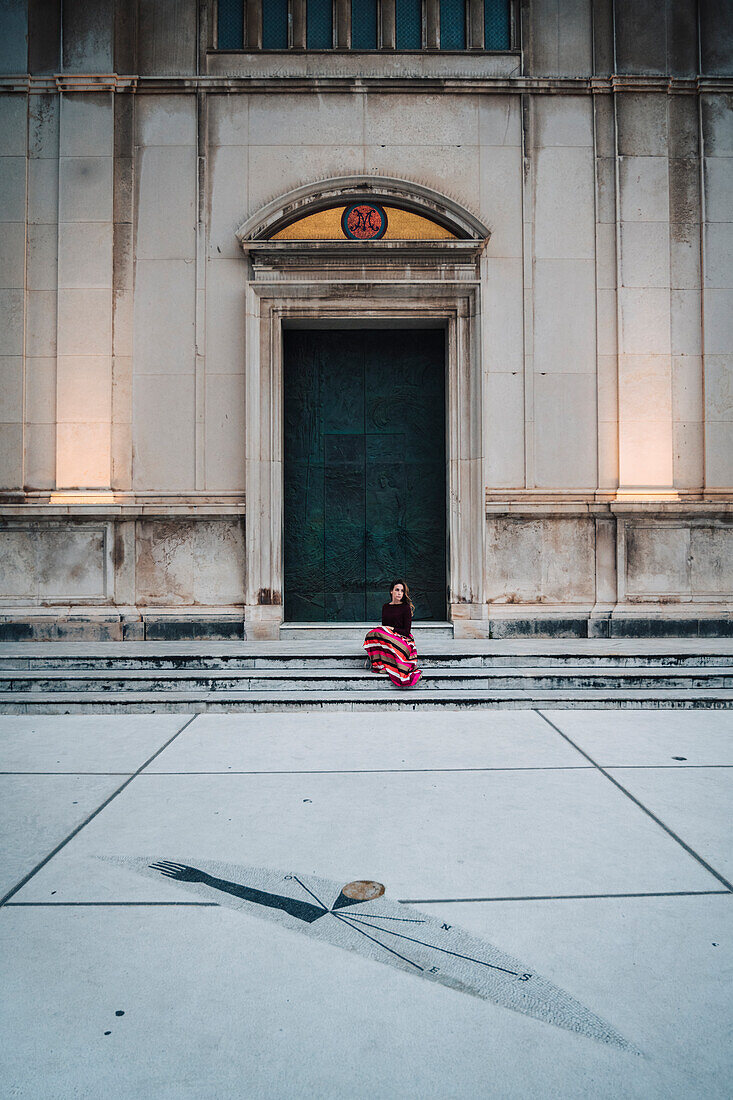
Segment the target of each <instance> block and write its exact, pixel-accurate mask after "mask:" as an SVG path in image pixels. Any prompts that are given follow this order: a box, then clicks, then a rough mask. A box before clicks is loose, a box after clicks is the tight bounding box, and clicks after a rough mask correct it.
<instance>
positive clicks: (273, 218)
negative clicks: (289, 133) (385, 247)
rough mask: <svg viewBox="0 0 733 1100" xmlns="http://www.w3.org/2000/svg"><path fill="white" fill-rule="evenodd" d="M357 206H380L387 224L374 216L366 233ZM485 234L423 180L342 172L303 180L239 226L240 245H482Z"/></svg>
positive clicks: (471, 217) (472, 217)
mask: <svg viewBox="0 0 733 1100" xmlns="http://www.w3.org/2000/svg"><path fill="white" fill-rule="evenodd" d="M359 207H365V208H366V207H376V208H377V210H379V211H383V212H384V213H385V214H386V223H387V224H386V226H385V225H383V224H381V219H373V220H372V222H373V224H371V225H369V226H367V227H366V229H367V232H369V234H370V235H369V236H367V235H366V233H365V232H364V227H363V218H361V219H360V217H359V214H360V211H359V209H358V208H359ZM348 210H352V211H355V213H356V216H352V219H351V224H349V220H348V216H347V217H346V218H344V217H343V213H344V211H348ZM329 215H330V216H329ZM342 219H343V225H342ZM360 221H361V222H362V225H360V224H359V223H360ZM380 230H381V231H380ZM309 231H310V232H309ZM356 233H362V234H363V235H361V236H356ZM489 235H490V234H489V229H488V227H487V226H485V225H484V224H483V223H482V222H481V221H479V219H478V218H477V217H475V215H473V214H471V213H470V211H468V210H466V209H465V207H463V206H461V205H460V204H459V203H457V202H455V201H454V200H453V199H450V198H448V197H447V196H445V195H441V194H439V193H438V192H437V191H433V190H431V189H430V188H428V187H425V186H424V185H422V184H418V183H413V182H411V181H408V180H401V179H393V178H389V177H385V176H341V177H338V178H336V179H331V180H325V181H324V180H321V181H320V182H318V183H312V184H306V185H305V186H303V187H298V188H296V189H295V190H294V191H289V192H287V194H284V195H281V196H279V197H278V198H277V199H274V200H273V201H272V202H270V203H268V204H267V206H265V207H263V208H262V209H260V210H259V211H258V212H257V213H256V214H255V215H253V217H251V218H248V219H247V221H246V222H244V223H243V225H241V226H240V228H239V229H238V230H237V237H238V238H239V240H240V242H241V243H242V245H243V247H246V245H247V244H248V243H249V242H255V241H273V240H339V239H340V240H354V239H356V240H369V239H372V240H462V241H473V242H474V243H476V244H478V243H479V242H480V243H481V244H484V243H485V242H486V241H487V240H488V238H489Z"/></svg>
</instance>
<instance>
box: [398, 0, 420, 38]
mask: <svg viewBox="0 0 733 1100" xmlns="http://www.w3.org/2000/svg"><path fill="white" fill-rule="evenodd" d="M395 44H396V46H397V49H398V50H419V49H420V48H421V46H422V0H397V5H396V11H395Z"/></svg>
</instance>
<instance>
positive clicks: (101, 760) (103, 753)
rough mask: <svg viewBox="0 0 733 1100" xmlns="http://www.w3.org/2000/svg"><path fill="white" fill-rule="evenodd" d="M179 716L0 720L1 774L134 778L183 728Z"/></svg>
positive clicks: (73, 716)
mask: <svg viewBox="0 0 733 1100" xmlns="http://www.w3.org/2000/svg"><path fill="white" fill-rule="evenodd" d="M181 724H182V720H181V716H180V715H178V714H156V715H146V716H145V719H144V721H142V722H141V720H140V718H139V717H138V716H136V715H130V716H127V717H125V716H114V717H108V716H106V715H102V714H95V715H90V714H73V715H71V714H70V715H62V714H60V715H57V716H55V717H54V719H53V721H51V722H49V721H48V719H47V718H45V717H44V716H43V715H39V716H35V717H34V716H32V715H3V716H0V773H1V772H6V771H8V772H22V771H30V772H55V773H57V772H122V773H124V774H127V775H130V774H132V772H134V771H136V770H137V769H138V768H139V767H140V766H141V765H142V764H144V763H145V761H146V760H147V759H148V757H150V756H151V755H152V754H153V753H154V752H155V751H156V750H157V749H158V748H160V745H161V744H162V742H163V741H166V740H167V739H168V738H169V737H171V736H172V735H173V734H174V733H175V732H176V730H179V729H180V728H181Z"/></svg>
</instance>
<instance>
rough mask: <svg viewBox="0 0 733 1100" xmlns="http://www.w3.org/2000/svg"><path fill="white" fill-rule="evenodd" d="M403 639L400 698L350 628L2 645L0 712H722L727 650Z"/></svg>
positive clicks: (722, 645)
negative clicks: (413, 653)
mask: <svg viewBox="0 0 733 1100" xmlns="http://www.w3.org/2000/svg"><path fill="white" fill-rule="evenodd" d="M415 636H416V643H417V646H418V651H419V653H420V665H421V667H422V668H423V670H424V675H423V679H422V682H421V683H420V684H419V685H418V687H417V688H415V689H414V690H411V691H408V690H401V689H399V688H395V687H393V685H392V684H391V683H390V682H389V681H388V680H387V679H386V678H385V677H383V676H377V675H375V674H373V673H372V672H370V671H369V670H368V669H367V668H365V667H364V664H365V663H364V656H363V652H362V651H361V648H360V647H361V640H362V638H363V632H362V631H360V628H358V629H354V628H342V630H341V632H340V633H334V634H331V633H329V632H328V630H323V629H318V630H313V631H312V632H311V633H307V632H303V633H300V634H298V633H297V631H296V634H295V637H292V636H291V637H289V638H286V639H284V640H282V641H279V642H177V643H174V642H89V643H84V642H54V643H44V642H26V643H15V644H3V645H0V712H2V713H5V714H34V713H47V714H51V713H54V714H59V713H61V714H65V713H70V714H77V713H134V712H141V713H143V712H153V711H181V712H188V713H195V712H197V711H232V710H242V711H245V710H247V711H249V710H298V709H300V710H314V709H316V710H317V709H345V710H380V709H385V708H389V709H394V708H405V709H422V708H426V709H437V708H448V709H453V710H455V709H458V708H463V707H474V708H475V707H481V708H491V707H517V708H531V707H542V708H552V707H560V708H564V707H583V708H585V707H593V708H595V707H716V708H723V707H729V706H731V704H733V641H728V640H717V639H714V640H711V641H701V640H699V639H662V640H659V641H649V640H646V639H644V640H643V641H637V640H630V639H613V640H610V641H609V640H602V639H567V640H565V639H562V640H561V639H553V640H552V641H543V640H525V639H522V640H520V641H506V640H501V641H499V640H497V641H483V640H482V641H478V640H477V641H473V640H465V641H464V640H460V641H459V640H454V639H453V638H452V636H451V631H450V628H448V629H447V630H445V629H444V628H442V627H440V626H436V627H432V628H421V629H418V630H416V631H415Z"/></svg>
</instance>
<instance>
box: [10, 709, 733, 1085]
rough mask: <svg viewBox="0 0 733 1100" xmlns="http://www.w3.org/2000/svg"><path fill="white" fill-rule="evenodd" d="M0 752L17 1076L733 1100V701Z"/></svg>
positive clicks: (242, 730)
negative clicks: (719, 706) (363, 886)
mask: <svg viewBox="0 0 733 1100" xmlns="http://www.w3.org/2000/svg"><path fill="white" fill-rule="evenodd" d="M0 772H1V773H2V774H1V775H0V794H1V796H2V797H1V801H0V806H1V810H0V812H1V814H2V819H3V831H4V836H5V841H4V844H3V853H4V855H3V860H2V866H1V868H0V893H1V894H2V896H3V898H4V903H3V906H2V913H0V930H1V932H2V940H1V941H0V951H1V952H2V959H3V963H2V969H3V972H4V973H3V977H2V982H3V987H4V997H3V1000H4V1007H3V1020H2V1035H0V1045H1V1047H2V1058H3V1067H2V1074H1V1079H2V1082H3V1084H2V1088H1V1092H2V1095H3V1096H8V1097H32V1098H33V1100H47V1098H48V1100H51V1098H66V1097H74V1098H77V1097H90V1098H102V1097H105V1098H106V1097H108V1096H110V1095H111V1096H114V1097H115V1098H119V1100H124V1098H128V1097H136V1098H137V1097H140V1098H146V1100H147V1098H157V1097H163V1098H169V1097H170V1098H174V1097H175V1098H179V1097H180V1098H186V1100H188V1098H191V1100H209V1098H219V1097H227V1098H230V1097H247V1098H250V1097H252V1098H255V1097H257V1098H273V1100H276V1098H277V1100H280V1098H290V1097H293V1098H296V1097H297V1098H302V1097H318V1098H331V1097H333V1098H336V1097H338V1098H339V1100H343V1098H344V1097H354V1098H359V1100H361V1098H364V1100H366V1098H370V1100H372V1098H375V1097H376V1098H392V1097H395V1098H396V1097H401V1098H405V1097H407V1098H413V1097H415V1098H420V1100H423V1098H440V1100H443V1098H446V1100H447V1098H471V1100H473V1098H476V1097H501V1098H505V1097H506V1098H509V1097H511V1098H514V1097H516V1098H520V1097H521V1098H523V1100H526V1098H527V1097H558V1098H563V1100H565V1098H573V1097H594V1098H595V1097H614V1098H616V1097H639V1098H644V1100H651V1098H656V1097H659V1098H662V1097H663V1098H665V1100H667V1098H677V1097H679V1098H685V1100H688V1098H691V1097H694V1098H697V1097H701V1098H702V1097H704V1098H706V1100H708V1098H711V1100H712V1098H717V1097H721V1098H722V1097H728V1096H730V1094H731V1089H732V1087H733V1074H732V1073H731V1068H732V1067H731V1042H730V1023H731V1003H732V996H731V988H732V986H731V978H732V976H733V975H732V973H731V945H732V943H733V921H732V919H731V918H732V915H733V896H732V895H731V892H732V889H733V887H731V881H732V880H733V844H732V843H731V840H732V839H733V838H732V835H731V813H730V807H731V798H730V790H731V779H732V778H733V718H732V717H731V714H730V712H721V711H704V710H692V711H691V710H684V711H650V710H644V711H632V710H624V711H614V710H593V711H581V710H557V711H528V710H521V711H473V712H471V711H460V712H459V711H456V712H430V713H423V714H420V713H413V712H400V713H397V714H394V713H393V714H387V713H385V714H384V715H382V714H380V713H378V712H372V713H368V714H355V713H349V712H331V713H327V714H323V713H318V712H312V713H307V714H302V713H300V714H287V713H268V714H260V713H248V714H227V715H220V714H199V715H195V716H194V715H185V714H158V715H155V714H153V715H127V716H107V715H84V716H74V715H68V716H51V715H47V716H42V715H41V716H37V717H36V716H21V717H7V716H6V717H0ZM156 863H157V864H159V867H158V868H157V869H155V868H151V864H156ZM291 876H292V877H291ZM362 880H364V881H367V882H371V883H381V884H383V885H384V886H385V888H386V890H385V893H384V895H383V896H381V897H378V898H377V899H376V900H370V899H369V897H367V898H366V900H360V897H361V895H359V896H356V897H354V896H352V894H353V890H351V892H349V890H345V891H341V892H340V893H339V891H340V889H341V886H342V885H345V884H351V885H352V887H357V894H358V889H360V887H358V884H359V883H360V882H361V881H362ZM350 889H351V888H350ZM369 889H371V887H370V888H369ZM329 891H330V893H329ZM337 898H338V899H339V900H336V899H337ZM342 903H343V908H341V909H339V905H341V904H342ZM319 907H320V908H319ZM370 907H371V908H370ZM416 911H417V912H416ZM321 918H323V919H321ZM390 922H392V923H390ZM399 922H401V923H399ZM366 929H369V931H368V932H367V931H366ZM397 929H399V931H396V930H397ZM442 936H445V938H444V939H441V938H440V937H442ZM467 945H468V946H467ZM502 960H503V961H502ZM433 963H435V965H432V964H433ZM479 968H483V969H481V970H480V969H479ZM525 974H526V977H525ZM426 979H427V980H426ZM522 981H524V982H525V985H520V984H519V983H520V982H522ZM508 1005H511V1006H512V1007H507V1006H508ZM538 1006H539V1007H538ZM568 1006H570V1007H568ZM573 1006H577V1012H576V1010H575V1008H574V1007H573ZM577 1020H580V1021H581V1022H580V1024H578V1023H577V1022H576V1021H577ZM604 1029H605V1030H604Z"/></svg>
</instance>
